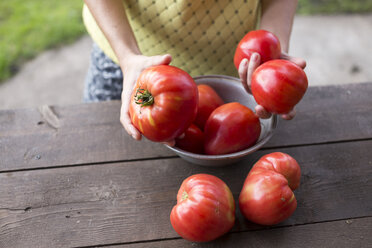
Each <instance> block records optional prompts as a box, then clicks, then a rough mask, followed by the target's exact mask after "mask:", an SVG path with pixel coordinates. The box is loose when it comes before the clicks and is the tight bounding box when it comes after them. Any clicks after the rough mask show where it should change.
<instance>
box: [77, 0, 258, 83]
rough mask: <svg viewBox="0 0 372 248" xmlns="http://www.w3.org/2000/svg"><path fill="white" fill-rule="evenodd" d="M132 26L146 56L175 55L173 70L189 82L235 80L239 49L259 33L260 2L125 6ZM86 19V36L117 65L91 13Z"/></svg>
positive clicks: (136, 2)
mask: <svg viewBox="0 0 372 248" xmlns="http://www.w3.org/2000/svg"><path fill="white" fill-rule="evenodd" d="M123 4H124V7H125V10H126V13H127V16H128V20H129V22H130V25H131V27H132V29H133V32H134V34H135V37H136V40H137V42H138V45H139V48H140V50H141V52H142V53H143V54H144V55H159V54H165V53H169V54H171V55H172V58H173V60H172V63H171V64H172V65H174V66H177V67H179V68H181V69H183V70H185V71H187V72H188V73H189V74H190V75H191V76H197V75H207V74H224V75H231V76H236V75H237V72H236V69H235V67H234V64H233V57H234V52H235V48H236V45H237V44H238V42H239V41H240V39H241V38H242V37H243V36H244V35H245V34H246V33H247V32H248V31H250V30H253V29H255V28H256V25H257V20H258V16H259V8H260V1H259V0H206V1H191V0H190V1H186V0H164V1H159V0H157V1H155V0H154V1H152V0H126V1H123ZM83 19H84V23H85V26H86V28H87V31H88V33H89V34H90V35H91V37H92V39H93V40H94V41H95V42H96V43H97V44H98V46H99V47H100V48H101V49H102V50H103V51H104V52H105V53H106V55H107V56H109V57H110V58H111V59H112V60H114V61H115V62H117V59H116V57H115V54H114V52H113V50H112V49H111V47H110V45H109V43H108V41H107V40H106V38H105V37H104V35H103V33H102V32H101V31H100V29H99V27H98V25H97V24H96V22H95V20H94V18H93V16H92V15H91V14H90V12H89V9H88V8H87V7H86V6H84V8H83Z"/></svg>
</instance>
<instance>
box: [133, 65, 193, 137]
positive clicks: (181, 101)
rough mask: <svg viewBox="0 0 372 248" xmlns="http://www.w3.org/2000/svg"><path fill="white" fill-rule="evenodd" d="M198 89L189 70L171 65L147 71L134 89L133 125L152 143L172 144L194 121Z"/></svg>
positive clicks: (151, 68)
mask: <svg viewBox="0 0 372 248" xmlns="http://www.w3.org/2000/svg"><path fill="white" fill-rule="evenodd" d="M197 108H198V88H197V85H196V84H195V82H194V80H193V79H192V78H191V76H190V75H189V74H187V73H186V72H185V71H183V70H181V69H179V68H177V67H174V66H169V65H159V66H153V67H149V68H147V69H145V70H144V71H143V72H142V73H141V75H140V76H139V77H138V80H137V83H136V85H135V87H134V90H133V93H132V96H131V102H130V106H129V113H130V116H131V120H132V123H133V125H134V126H135V127H136V128H137V129H138V130H139V131H140V132H141V133H142V134H143V135H144V136H145V137H146V138H148V139H149V140H152V141H157V142H163V141H170V140H173V139H175V138H176V137H178V136H179V135H181V134H182V133H183V132H185V131H186V129H187V128H188V127H189V126H190V125H191V123H192V122H193V121H194V119H195V116H196V113H197Z"/></svg>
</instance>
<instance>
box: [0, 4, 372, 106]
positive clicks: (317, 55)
mask: <svg viewBox="0 0 372 248" xmlns="http://www.w3.org/2000/svg"><path fill="white" fill-rule="evenodd" d="M82 5H83V2H82V1H75V0H65V1H47V0H29V1H21V0H7V1H1V2H0V109H13V108H27V107H36V106H40V105H43V104H53V105H67V104H76V103H80V102H81V99H82V91H83V84H84V78H85V74H86V71H87V68H88V63H89V53H90V49H91V45H92V41H91V40H90V38H89V37H88V36H87V33H86V31H85V28H84V25H83V23H82V18H81V11H82ZM371 44H372V0H299V1H298V9H297V15H296V17H295V22H294V26H293V31H292V37H291V43H290V51H289V52H290V54H291V55H293V56H298V57H302V58H304V59H306V61H307V65H308V66H307V68H306V69H305V71H306V73H307V75H308V78H309V85H310V86H317V85H331V84H347V83H360V82H372V69H370V67H371V65H372V45H371Z"/></svg>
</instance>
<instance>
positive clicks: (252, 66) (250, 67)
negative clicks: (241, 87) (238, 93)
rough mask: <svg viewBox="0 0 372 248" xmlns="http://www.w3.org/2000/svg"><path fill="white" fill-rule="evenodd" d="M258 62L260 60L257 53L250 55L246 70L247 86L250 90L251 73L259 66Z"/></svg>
mask: <svg viewBox="0 0 372 248" xmlns="http://www.w3.org/2000/svg"><path fill="white" fill-rule="evenodd" d="M260 60H261V58H260V54H258V53H253V54H252V56H251V60H250V61H249V64H248V70H247V84H248V87H249V88H251V83H252V75H253V72H254V71H255V70H256V68H257V67H258V66H259V65H260Z"/></svg>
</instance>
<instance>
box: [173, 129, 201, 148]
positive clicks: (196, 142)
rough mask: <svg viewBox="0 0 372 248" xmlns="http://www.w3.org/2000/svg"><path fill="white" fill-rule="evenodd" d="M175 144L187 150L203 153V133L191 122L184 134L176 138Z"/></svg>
mask: <svg viewBox="0 0 372 248" xmlns="http://www.w3.org/2000/svg"><path fill="white" fill-rule="evenodd" d="M176 146H177V147H179V148H181V149H182V150H185V151H188V152H193V153H198V154H203V153H204V133H203V132H202V131H201V130H200V128H198V127H197V126H196V125H195V124H191V126H189V128H188V129H187V130H186V131H185V135H184V136H183V137H181V138H177V139H176Z"/></svg>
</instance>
